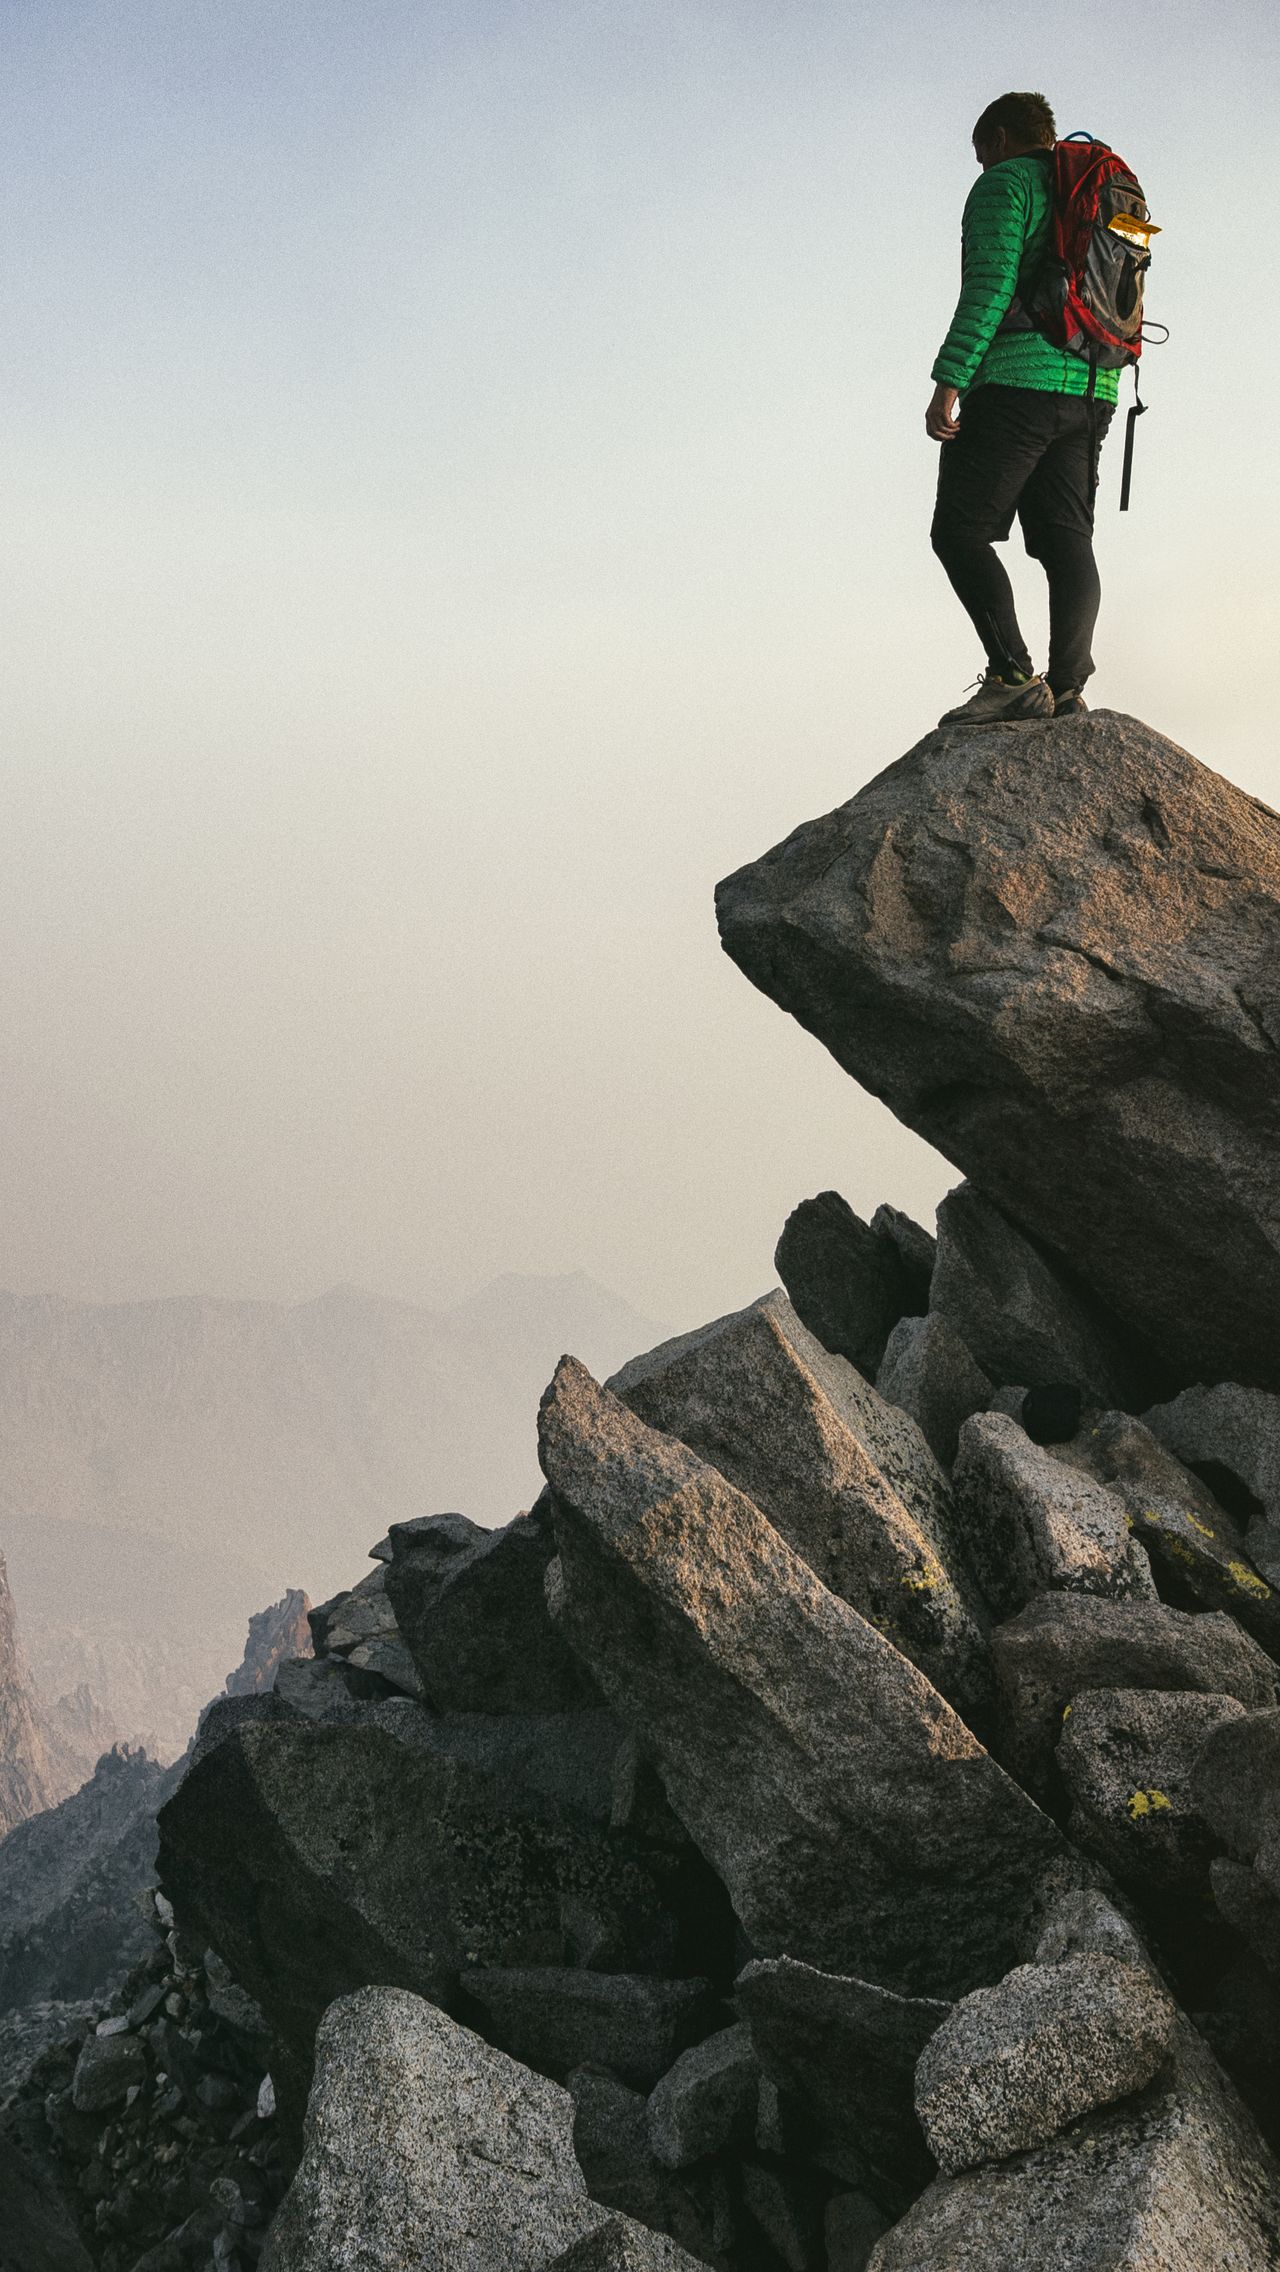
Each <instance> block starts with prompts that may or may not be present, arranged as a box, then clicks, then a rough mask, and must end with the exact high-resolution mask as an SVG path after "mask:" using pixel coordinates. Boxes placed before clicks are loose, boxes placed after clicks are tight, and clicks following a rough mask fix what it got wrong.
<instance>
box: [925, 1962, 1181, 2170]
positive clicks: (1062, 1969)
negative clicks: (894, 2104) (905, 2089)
mask: <svg viewBox="0 0 1280 2272" xmlns="http://www.w3.org/2000/svg"><path fill="white" fill-rule="evenodd" d="M1174 2020H1175V2011H1174V2006H1173V2003H1172V2002H1171V2000H1170V1998H1169V1997H1168V1995H1167V1994H1166V1993H1165V1991H1164V1989H1163V1988H1162V1987H1161V1986H1160V1984H1159V1982H1158V1981H1157V1980H1155V1979H1154V1978H1153V1976H1152V1974H1151V1973H1150V1971H1149V1970H1148V1969H1147V1967H1146V1966H1145V1965H1143V1964H1126V1963H1125V1962H1124V1961H1123V1960H1122V1959H1119V1958H1117V1957H1113V1956H1102V1955H1096V1954H1093V1953H1089V1954H1082V1955H1079V1956H1069V1957H1064V1958H1062V1960H1061V1961H1060V1962H1059V1963H1057V1964H1020V1965H1018V1966H1017V1968H1016V1969H1015V1970H1014V1971H1013V1972H1010V1973H1008V1974H1007V1975H1006V1977H1005V1978H1004V1979H1003V1980H1001V1981H999V1982H998V1983H997V1984H996V1986H995V1987H994V1988H976V1989H975V1990H974V1992H973V1994H972V1995H971V1996H965V1997H964V1998H963V1999H962V2000H961V2002H960V2003H958V2004H956V2005H955V2006H954V2007H953V2009H952V2010H951V2011H950V2012H949V2013H948V2015H947V2017H946V2019H944V2021H943V2022H942V2025H941V2027H940V2028H939V2029H938V2031H937V2034H936V2035H934V2036H932V2037H931V2038H930V2040H929V2042H928V2043H927V2044H926V2046H925V2048H924V2050H923V2052H922V2053H921V2055H920V2061H919V2065H918V2066H917V2068H916V2094H915V2095H916V2112H917V2113H918V2115H919V2117H920V2121H921V2125H922V2127H923V2129H924V2134H925V2136H926V2138H927V2139H928V2141H929V2147H930V2151H931V2152H932V2154H933V2156H934V2158H935V2160H936V2161H937V2163H938V2166H939V2168H940V2169H944V2170H946V2171H948V2172H949V2173H950V2174H952V2175H954V2174H955V2172H956V2171H957V2170H962V2169H973V2168H974V2167H976V2165H977V2164H978V2163H979V2162H994V2161H1003V2160H1004V2158H1005V2156H1006V2155H1007V2154H1016V2153H1020V2152H1022V2151H1023V2150H1024V2149H1025V2148H1026V2147H1028V2146H1038V2145H1040V2144H1041V2143H1042V2142H1043V2140H1045V2139H1046V2138H1052V2137H1055V2136H1056V2134H1057V2132H1058V2131H1059V2130H1065V2128H1066V2126H1067V2124H1068V2123H1069V2122H1074V2121H1076V2120H1077V2119H1078V2117H1079V2116H1080V2115H1082V2114H1090V2113H1092V2111H1093V2110H1094V2108H1095V2107H1099V2106H1109V2105H1110V2104H1111V2103H1112V2101H1113V2100H1115V2099H1120V2098H1128V2097H1130V2096H1131V2095H1132V2094H1133V2092H1135V2091H1140V2090H1142V2089H1143V2088H1144V2086H1145V2085H1146V2084H1147V2083H1149V2082H1150V2081H1151V2079H1152V2076H1153V2075H1154V2074H1156V2072H1157V2070H1158V2069H1159V2068H1160V2066H1161V2065H1162V2064H1163V2061H1164V2058H1165V2055H1166V2053H1167V2052H1168V2050H1169V2048H1170V2046H1171V2044H1172V2041H1173V2031H1174Z"/></svg>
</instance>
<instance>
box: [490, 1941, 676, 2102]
mask: <svg viewBox="0 0 1280 2272" xmlns="http://www.w3.org/2000/svg"><path fill="white" fill-rule="evenodd" d="M462 1986H463V1988H464V1989H465V1991H466V1993H467V1995H468V1997H469V1998H470V2000H471V2002H472V2003H473V2004H475V2005H478V2006H479V2008H480V2010H481V2011H483V2012H484V2014H485V2016H486V2018H487V2020H488V2022H489V2028H490V2032H491V2034H492V2035H493V2036H494V2037H495V2039H496V2041H497V2042H498V2043H499V2044H500V2045H501V2046H502V2048H503V2050H504V2051H509V2052H510V2053H511V2054H512V2056H513V2057H514V2058H516V2059H520V2060H522V2061H523V2062H524V2064H525V2066H527V2067H536V2068H537V2070H538V2072H539V2073H540V2074H544V2075H554V2076H555V2077H556V2079H557V2080H561V2079H563V2078H565V2077H567V2076H568V2075H569V2074H571V2073H572V2072H573V2070H574V2068H576V2067H580V2066H581V2065H582V2064H583V2062H584V2061H585V2060H588V2059H595V2060H599V2061H600V2062H601V2064H602V2065H604V2066H606V2067H609V2068H610V2069H612V2071H613V2072H614V2073H615V2074H616V2075H618V2076H619V2077H620V2078H621V2080H622V2081H623V2082H624V2083H630V2084H632V2085H634V2086H635V2087H636V2088H638V2089H641V2090H650V2089H652V2087H653V2085H654V2084H655V2083H656V2082H657V2081H658V2079H659V2077H660V2076H662V2075H663V2074H664V2073H665V2072H666V2070H667V2069H668V2068H669V2067H670V2065H671V2063H672V2061H673V2060H674V2058H675V2057H676V2054H677V2053H678V2052H680V2051H682V2050H684V2049H685V2047H686V2046H687V2045H688V2044H690V2043H692V2042H693V2041H694V2040H695V2038H696V2037H698V2036H699V2035H701V2034H702V2033H703V2032H704V2030H705V2029H706V2027H707V2026H708V2024H709V2022H710V2020H711V2017H712V2011H713V2004H712V1998H711V1992H710V1986H709V1983H708V1982H707V1981H705V1980H697V1979H694V1980H657V1979H655V1978H654V1977H653V1976H652V1975H651V1974H648V1973H628V1972H597V1971H594V1970H581V1969H578V1970H575V1969H574V1967H572V1966H558V1965H506V1966H502V1965H494V1966H485V1965H478V1966H476V1967H475V1968H474V1970H471V1971H467V1972H464V1973H463V1975H462Z"/></svg>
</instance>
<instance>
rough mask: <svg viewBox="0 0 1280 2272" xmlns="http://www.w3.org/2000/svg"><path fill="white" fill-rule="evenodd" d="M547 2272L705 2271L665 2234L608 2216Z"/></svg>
mask: <svg viewBox="0 0 1280 2272" xmlns="http://www.w3.org/2000/svg"><path fill="white" fill-rule="evenodd" d="M547 2272H704V2267H703V2264H702V2259H701V2258H700V2257H697V2256H690V2255H689V2252H688V2250H687V2249H683V2248H681V2247H680V2246H679V2244H678V2243H677V2242H676V2241H673V2240H668V2239H667V2236H666V2234H665V2233H652V2232H646V2230H645V2228H644V2226H643V2225H636V2224H633V2223H632V2222H631V2219H630V2218H629V2217H610V2218H609V2219H608V2221H607V2223H605V2224H603V2225H600V2226H598V2227H597V2229H596V2231H595V2232H593V2233H590V2234H588V2236H587V2238H586V2239H585V2240H580V2241H577V2242H575V2244H574V2246H573V2247H572V2248H568V2249H566V2250H565V2252H564V2255H563V2256H557V2257H556V2259H555V2262H554V2264H552V2265H549V2266H548V2267H547Z"/></svg>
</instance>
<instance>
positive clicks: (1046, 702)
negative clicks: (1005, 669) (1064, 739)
mask: <svg viewBox="0 0 1280 2272" xmlns="http://www.w3.org/2000/svg"><path fill="white" fill-rule="evenodd" d="M1052 716H1053V696H1052V695H1051V694H1050V692H1049V689H1048V687H1047V685H1046V684H1045V681H1044V680H1043V679H1042V678H1040V677H1039V676H1036V677H1034V678H1023V679H1014V680H1010V679H1003V678H1000V677H998V676H997V674H996V673H995V671H987V673H986V674H985V676H984V677H982V678H980V679H979V681H978V691H977V693H976V694H972V695H970V697H969V700H968V701H967V702H959V703H957V704H956V707H955V709H954V710H944V711H943V714H942V716H941V717H940V718H939V720H938V724H939V725H940V726H993V725H996V724H998V723H999V722H1000V721H1001V720H1002V719H1007V720H1016V719H1020V718H1051V717H1052Z"/></svg>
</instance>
